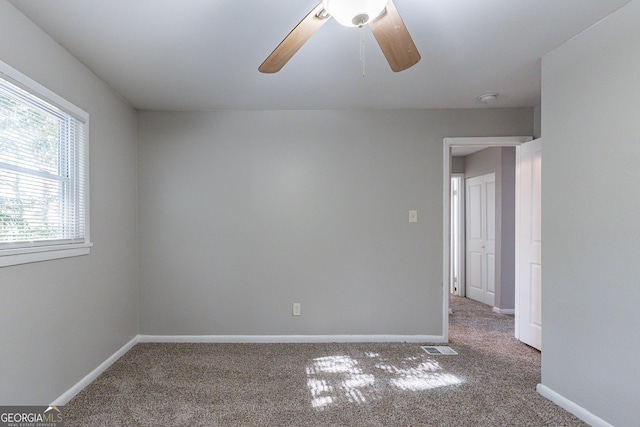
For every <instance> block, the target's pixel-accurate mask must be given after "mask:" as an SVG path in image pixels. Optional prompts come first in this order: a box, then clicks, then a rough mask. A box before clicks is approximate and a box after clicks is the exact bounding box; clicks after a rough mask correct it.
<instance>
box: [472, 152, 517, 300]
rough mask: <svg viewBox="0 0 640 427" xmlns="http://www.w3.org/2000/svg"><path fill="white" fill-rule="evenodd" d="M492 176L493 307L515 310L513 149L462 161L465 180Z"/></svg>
mask: <svg viewBox="0 0 640 427" xmlns="http://www.w3.org/2000/svg"><path fill="white" fill-rule="evenodd" d="M489 173H495V174H496V266H495V267H496V273H495V278H496V297H495V307H498V308H501V309H505V310H513V309H514V308H515V241H516V231H515V220H516V149H515V147H502V148H500V147H490V148H485V149H484V150H481V151H477V152H475V153H473V154H470V155H468V156H466V157H465V179H466V178H473V177H476V176H481V175H486V174H489Z"/></svg>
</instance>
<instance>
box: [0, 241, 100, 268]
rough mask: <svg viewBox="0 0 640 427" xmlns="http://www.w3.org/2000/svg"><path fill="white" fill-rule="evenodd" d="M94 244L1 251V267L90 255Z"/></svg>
mask: <svg viewBox="0 0 640 427" xmlns="http://www.w3.org/2000/svg"><path fill="white" fill-rule="evenodd" d="M92 246H93V243H82V244H75V245H60V246H41V247H37V248H25V249H7V250H0V267H9V266H11V265H19V264H29V263H32V262H41V261H49V260H52V259H60V258H71V257H76V256H82V255H89V252H90V251H91V247H92Z"/></svg>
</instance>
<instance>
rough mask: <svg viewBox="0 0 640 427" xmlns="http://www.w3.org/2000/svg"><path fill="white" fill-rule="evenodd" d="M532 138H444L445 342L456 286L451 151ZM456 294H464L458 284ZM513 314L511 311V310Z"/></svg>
mask: <svg viewBox="0 0 640 427" xmlns="http://www.w3.org/2000/svg"><path fill="white" fill-rule="evenodd" d="M531 140H532V138H531V137H528V136H517V137H483V138H445V139H444V149H443V171H444V179H443V186H444V188H443V310H442V313H443V336H444V338H445V339H446V340H448V339H449V311H450V298H449V295H450V292H451V289H452V286H453V288H454V289H455V288H456V286H454V284H453V283H452V280H454V279H453V275H452V264H451V262H452V257H453V255H454V254H453V253H452V251H451V250H452V239H451V237H452V236H451V225H452V221H453V220H454V219H453V215H452V205H451V203H452V198H451V197H452V185H453V184H452V180H451V177H452V175H451V162H452V156H451V150H452V148H454V147H466V148H472V147H476V148H479V149H483V148H488V147H517V146H519V145H520V144H522V143H524V142H528V141H531ZM514 185H515V183H514ZM467 281H468V278H467ZM457 287H458V292H460V293H462V292H465V291H464V290H462V289H461V288H460V287H461V286H460V284H458V286H457ZM494 311H495V310H494ZM512 312H513V310H512Z"/></svg>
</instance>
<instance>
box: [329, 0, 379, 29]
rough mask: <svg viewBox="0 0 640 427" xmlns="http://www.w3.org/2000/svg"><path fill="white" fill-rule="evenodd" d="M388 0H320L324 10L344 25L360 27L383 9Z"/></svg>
mask: <svg viewBox="0 0 640 427" xmlns="http://www.w3.org/2000/svg"><path fill="white" fill-rule="evenodd" d="M387 2H388V0H322V5H323V6H324V8H325V10H326V11H327V12H328V13H329V14H330V15H331V16H333V17H334V18H335V19H336V21H338V22H339V23H340V24H342V25H344V26H345V27H361V26H363V25H366V24H368V23H369V22H371V21H372V20H374V19H376V18H377V17H378V16H380V14H381V13H382V12H383V11H384V8H385V7H386V6H387Z"/></svg>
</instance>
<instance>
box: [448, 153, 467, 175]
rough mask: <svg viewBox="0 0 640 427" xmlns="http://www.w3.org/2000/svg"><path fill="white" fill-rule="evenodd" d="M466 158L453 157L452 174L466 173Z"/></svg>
mask: <svg viewBox="0 0 640 427" xmlns="http://www.w3.org/2000/svg"><path fill="white" fill-rule="evenodd" d="M464 159H465V157H464V156H452V157H451V173H464V168H465V164H464Z"/></svg>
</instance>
